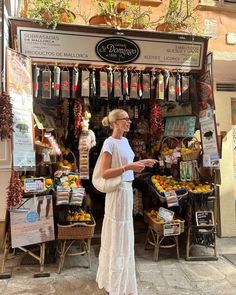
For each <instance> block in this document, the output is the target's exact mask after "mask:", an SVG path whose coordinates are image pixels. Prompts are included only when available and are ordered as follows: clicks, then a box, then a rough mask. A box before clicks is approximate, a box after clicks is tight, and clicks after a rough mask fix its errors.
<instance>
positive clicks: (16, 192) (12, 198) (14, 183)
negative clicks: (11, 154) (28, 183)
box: [7, 171, 23, 209]
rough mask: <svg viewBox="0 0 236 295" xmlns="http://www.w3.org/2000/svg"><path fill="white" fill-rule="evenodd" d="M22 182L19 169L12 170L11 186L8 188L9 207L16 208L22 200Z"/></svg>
mask: <svg viewBox="0 0 236 295" xmlns="http://www.w3.org/2000/svg"><path fill="white" fill-rule="evenodd" d="M21 186H22V184H21V181H20V178H19V173H18V172H17V171H12V174H11V179H10V183H9V186H8V188H7V208H8V209H10V208H14V207H16V206H17V205H19V204H20V203H21V201H22V197H23V191H22V187H21Z"/></svg>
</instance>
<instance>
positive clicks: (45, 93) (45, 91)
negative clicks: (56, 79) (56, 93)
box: [42, 68, 52, 99]
mask: <svg viewBox="0 0 236 295" xmlns="http://www.w3.org/2000/svg"><path fill="white" fill-rule="evenodd" d="M51 83H52V73H51V71H50V69H49V68H45V69H44V70H43V72H42V84H43V88H42V98H46V99H51V87H52V85H51Z"/></svg>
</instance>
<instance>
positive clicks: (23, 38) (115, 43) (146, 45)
mask: <svg viewBox="0 0 236 295" xmlns="http://www.w3.org/2000/svg"><path fill="white" fill-rule="evenodd" d="M17 36H18V38H17V40H18V49H19V51H20V52H21V53H23V54H25V55H27V56H30V57H32V59H33V60H34V61H55V62H65V61H67V62H71V61H75V62H76V63H80V64H86V65H88V64H96V65H107V63H111V64H119V63H121V64H122V63H123V64H125V63H129V65H134V66H145V67H168V68H170V69H171V68H173V69H177V68H178V69H182V70H201V69H202V67H203V62H204V50H205V48H204V41H201V40H198V41H193V40H188V39H185V38H184V37H183V39H181V40H180V39H178V40H177V39H171V38H167V36H166V35H163V37H162V36H161V37H160V36H158V37H157V35H154V37H153V38H150V37H149V38H146V37H144V36H139V37H137V36H129V35H128V33H127V34H126V35H125V38H123V37H119V36H116V37H114V36H113V35H108V34H105V33H101V34H100V33H91V32H89V33H86V32H71V31H70V32H66V31H61V30H46V29H36V28H29V27H17ZM131 38H132V40H131ZM96 48H97V50H96ZM124 52H125V55H124Z"/></svg>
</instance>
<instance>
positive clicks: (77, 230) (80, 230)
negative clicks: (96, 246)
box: [57, 217, 96, 240]
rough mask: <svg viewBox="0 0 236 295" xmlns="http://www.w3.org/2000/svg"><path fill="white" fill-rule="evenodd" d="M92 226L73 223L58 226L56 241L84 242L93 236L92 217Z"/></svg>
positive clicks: (94, 224)
mask: <svg viewBox="0 0 236 295" xmlns="http://www.w3.org/2000/svg"><path fill="white" fill-rule="evenodd" d="M92 221H93V224H86V223H82V222H80V223H79V222H77V223H73V224H70V225H60V224H58V225H57V227H58V239H60V240H84V239H91V238H92V237H93V235H94V229H95V226H96V223H95V220H94V218H93V217H92Z"/></svg>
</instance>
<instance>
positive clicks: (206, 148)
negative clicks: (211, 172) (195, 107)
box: [199, 109, 219, 167]
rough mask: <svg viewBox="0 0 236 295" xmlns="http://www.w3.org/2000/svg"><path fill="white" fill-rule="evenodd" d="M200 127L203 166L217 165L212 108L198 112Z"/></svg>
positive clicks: (217, 155) (217, 156) (215, 135)
mask: <svg viewBox="0 0 236 295" xmlns="http://www.w3.org/2000/svg"><path fill="white" fill-rule="evenodd" d="M199 121H200V129H201V136H202V148H203V166H204V167H219V153H218V144H217V134H216V124H215V117H214V114H213V110H212V109H208V110H204V111H201V112H200V119H199Z"/></svg>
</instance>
